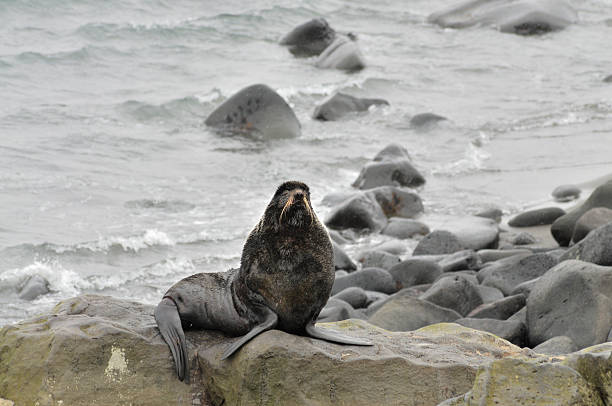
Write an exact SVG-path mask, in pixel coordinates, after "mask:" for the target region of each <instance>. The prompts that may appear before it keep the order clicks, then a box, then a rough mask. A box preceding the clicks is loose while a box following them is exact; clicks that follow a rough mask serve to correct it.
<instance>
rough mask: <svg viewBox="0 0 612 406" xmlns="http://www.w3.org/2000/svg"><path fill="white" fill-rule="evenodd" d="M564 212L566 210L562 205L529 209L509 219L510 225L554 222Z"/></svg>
mask: <svg viewBox="0 0 612 406" xmlns="http://www.w3.org/2000/svg"><path fill="white" fill-rule="evenodd" d="M564 214H565V210H563V209H562V208H560V207H545V208H542V209H535V210H529V211H525V212H523V213H521V214H518V215H516V216H514V217H513V218H512V219H510V221H508V225H509V226H511V227H533V226H541V225H547V224H552V223H554V221H555V220H556V219H558V218H559V217H561V216H563V215H564Z"/></svg>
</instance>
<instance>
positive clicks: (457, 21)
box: [428, 0, 577, 35]
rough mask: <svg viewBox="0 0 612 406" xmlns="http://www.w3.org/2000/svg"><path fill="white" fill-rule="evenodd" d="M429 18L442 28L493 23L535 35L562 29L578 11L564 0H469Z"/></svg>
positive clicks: (507, 28)
mask: <svg viewBox="0 0 612 406" xmlns="http://www.w3.org/2000/svg"><path fill="white" fill-rule="evenodd" d="M428 20H429V22H432V23H435V24H438V25H440V26H442V27H445V28H465V27H470V26H473V25H492V26H494V27H496V28H497V29H499V30H500V31H501V32H508V33H514V34H519V35H534V34H542V33H545V32H549V31H556V30H560V29H563V28H565V27H567V26H568V25H570V24H572V23H574V22H575V21H576V20H577V14H576V11H575V10H574V9H573V8H572V7H571V6H570V5H569V4H568V3H567V2H565V1H563V0H469V1H467V2H465V3H462V4H460V5H459V6H456V7H452V8H451V9H448V10H443V11H440V12H437V13H434V14H432V15H430V16H429V18H428Z"/></svg>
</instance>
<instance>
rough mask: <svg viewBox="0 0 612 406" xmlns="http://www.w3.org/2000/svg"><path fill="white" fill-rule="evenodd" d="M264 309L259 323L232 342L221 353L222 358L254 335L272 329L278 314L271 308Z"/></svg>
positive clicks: (236, 349) (229, 354) (228, 355)
mask: <svg viewBox="0 0 612 406" xmlns="http://www.w3.org/2000/svg"><path fill="white" fill-rule="evenodd" d="M265 309H266V315H265V319H264V321H263V322H262V323H261V324H258V325H256V326H255V327H253V329H251V331H249V332H248V333H247V334H245V335H244V336H242V338H241V339H240V340H238V341H236V342H235V343H234V344H232V345H231V346H230V347H229V348H228V349H227V350H226V351H225V352H224V353H223V356H222V357H221V359H222V360H224V359H226V358H229V357H230V356H231V355H232V354H233V353H235V352H236V351H238V349H239V348H240V347H242V346H243V345H244V344H246V343H247V342H248V341H249V340H251V339H252V338H253V337H255V336H256V335H258V334H261V333H263V332H264V331H268V330H272V329H273V328H274V327H276V323H278V316H277V315H276V313H274V312H273V311H272V310H270V309H268V308H265Z"/></svg>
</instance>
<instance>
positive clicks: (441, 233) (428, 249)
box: [412, 230, 465, 256]
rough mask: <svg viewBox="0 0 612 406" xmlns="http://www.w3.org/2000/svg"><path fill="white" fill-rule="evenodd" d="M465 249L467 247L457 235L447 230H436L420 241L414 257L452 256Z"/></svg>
mask: <svg viewBox="0 0 612 406" xmlns="http://www.w3.org/2000/svg"><path fill="white" fill-rule="evenodd" d="M463 249H465V247H464V246H463V245H462V244H461V242H460V241H459V239H458V238H457V236H456V235H454V234H453V233H451V232H449V231H445V230H435V231H432V232H431V233H429V234H427V235H426V236H425V238H423V239H422V240H421V241H419V243H418V244H417V246H416V247H415V248H414V251H413V252H412V255H414V256H417V255H439V254H452V253H454V252H457V251H461V250H463Z"/></svg>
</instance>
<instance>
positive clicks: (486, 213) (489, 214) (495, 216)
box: [474, 207, 504, 223]
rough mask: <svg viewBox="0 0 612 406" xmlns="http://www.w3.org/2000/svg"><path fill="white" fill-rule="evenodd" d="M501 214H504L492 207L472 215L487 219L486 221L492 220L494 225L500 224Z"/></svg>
mask: <svg viewBox="0 0 612 406" xmlns="http://www.w3.org/2000/svg"><path fill="white" fill-rule="evenodd" d="M503 214H504V213H503V212H502V211H501V209H499V208H497V207H492V208H490V209H485V210H483V211H480V212H478V213H476V214H474V215H475V216H477V217H484V218H488V219H491V220H494V221H495V222H496V223H499V222H501V218H502V215H503Z"/></svg>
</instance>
